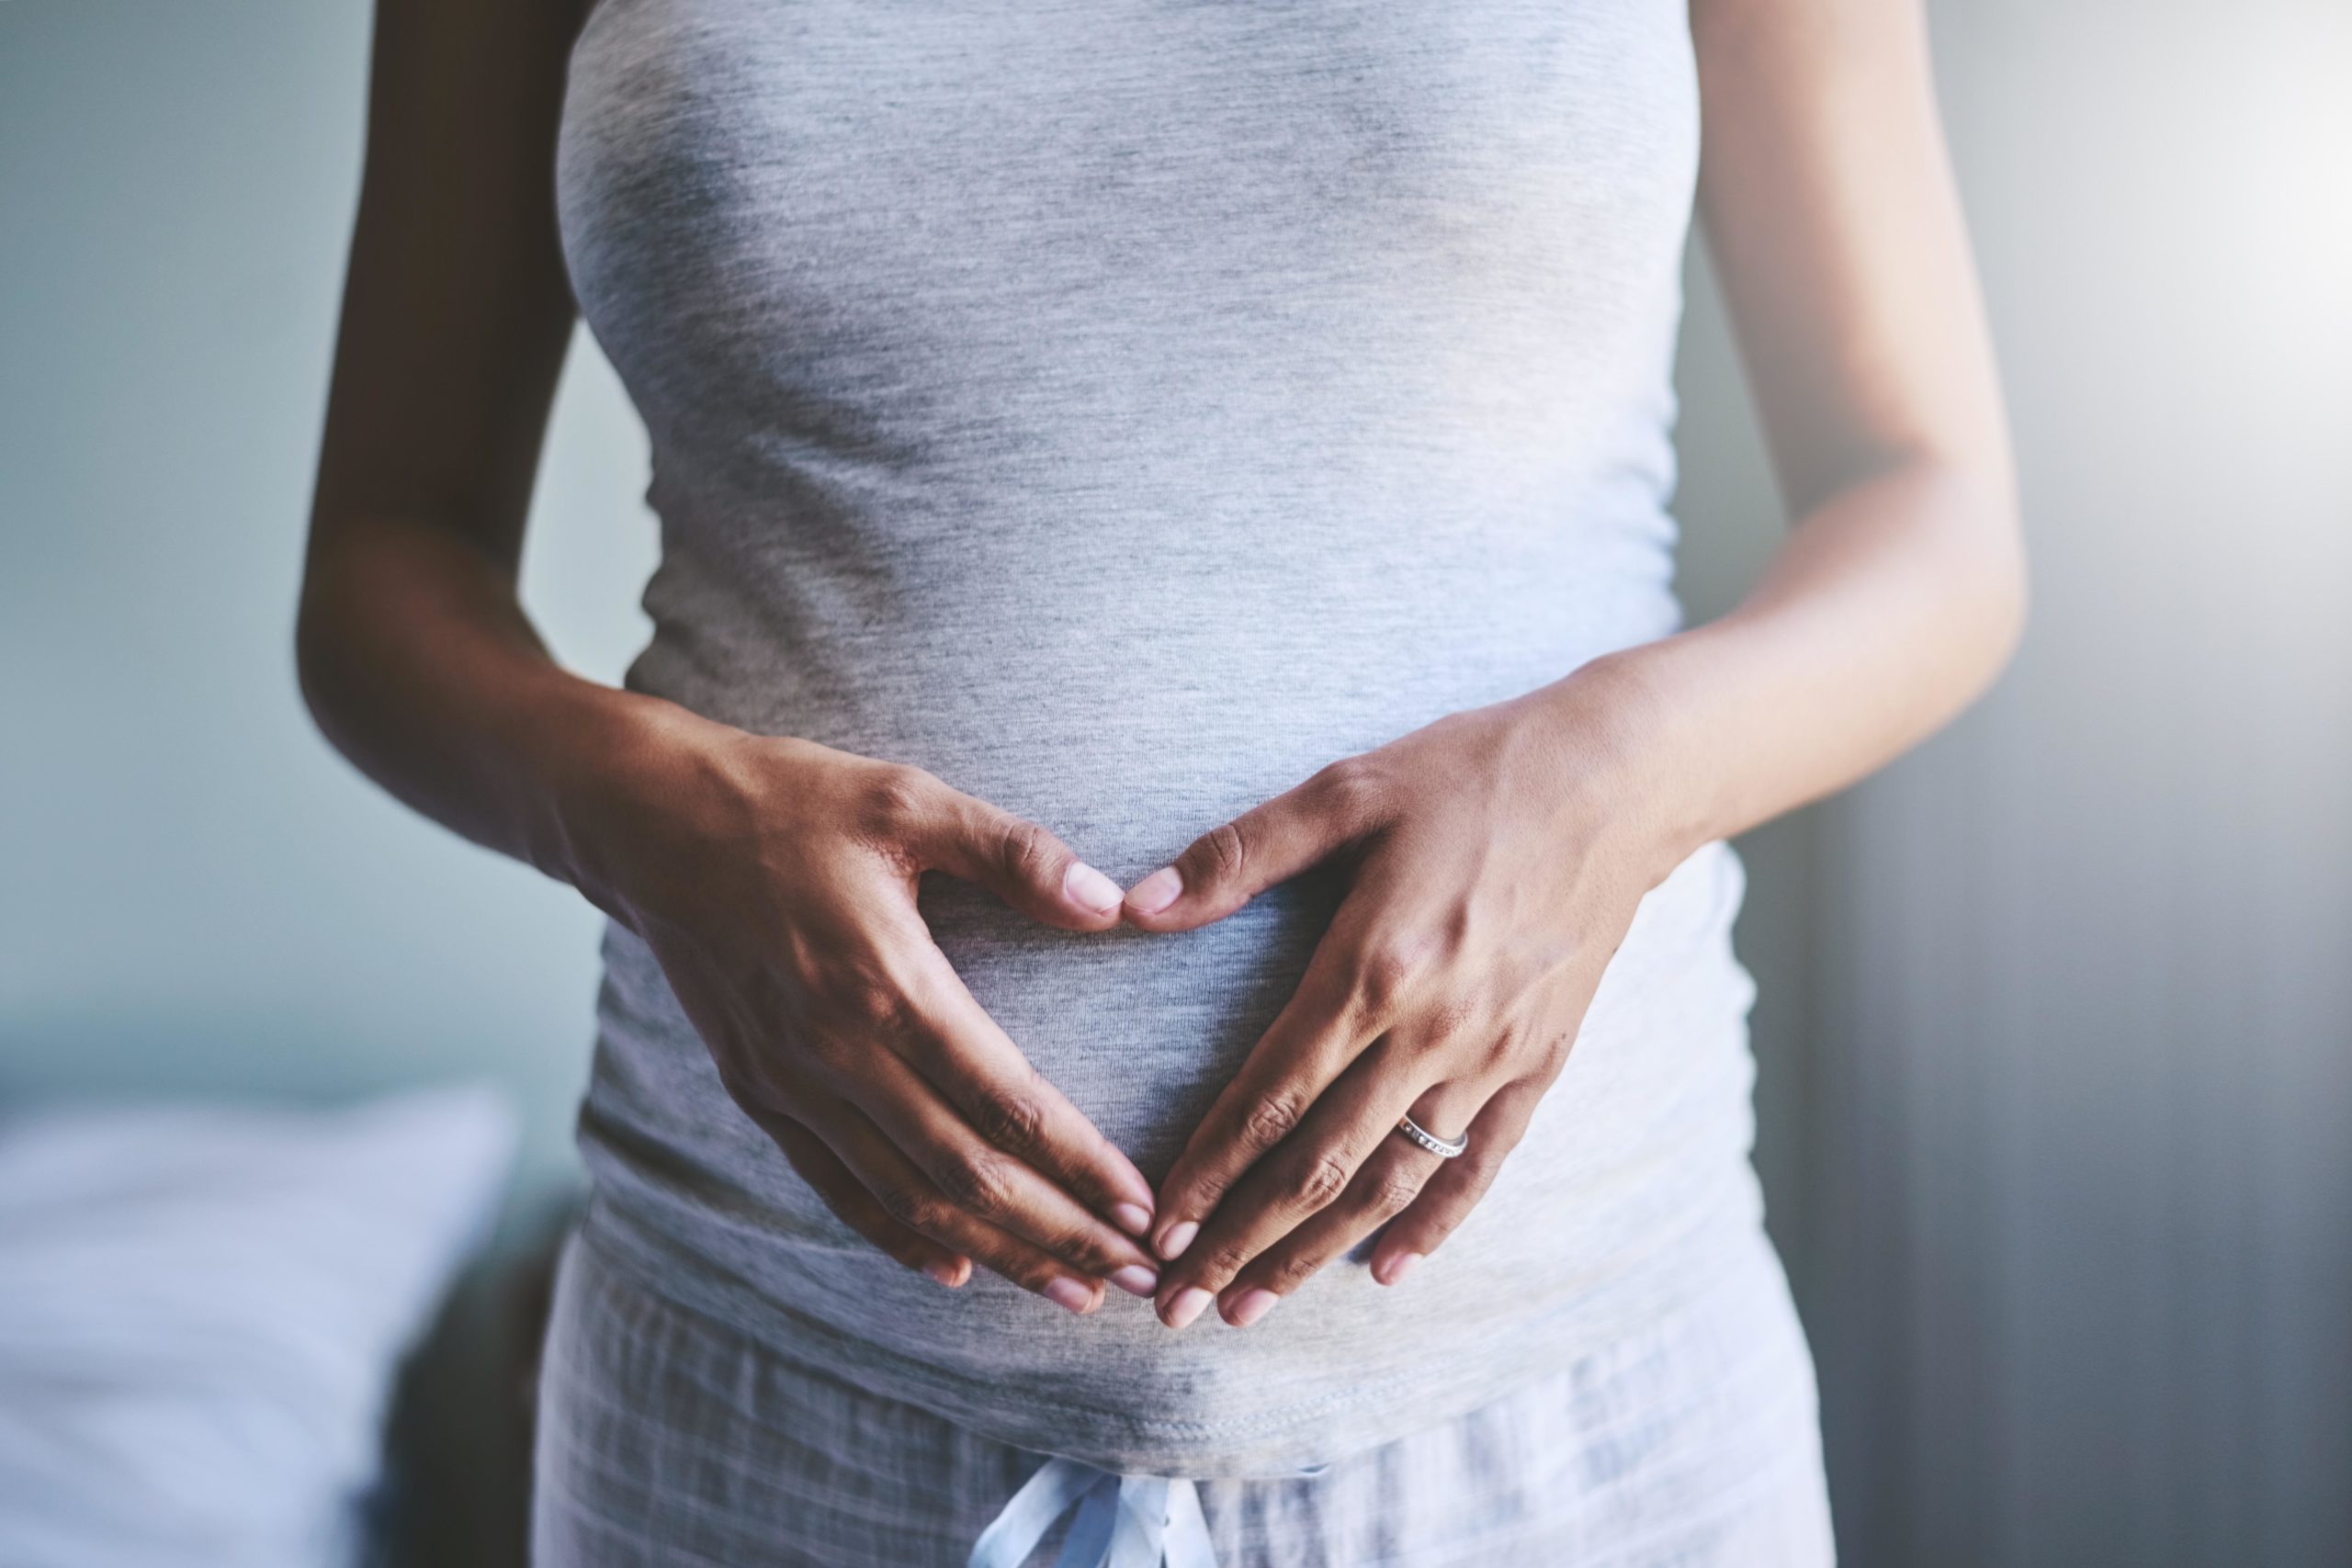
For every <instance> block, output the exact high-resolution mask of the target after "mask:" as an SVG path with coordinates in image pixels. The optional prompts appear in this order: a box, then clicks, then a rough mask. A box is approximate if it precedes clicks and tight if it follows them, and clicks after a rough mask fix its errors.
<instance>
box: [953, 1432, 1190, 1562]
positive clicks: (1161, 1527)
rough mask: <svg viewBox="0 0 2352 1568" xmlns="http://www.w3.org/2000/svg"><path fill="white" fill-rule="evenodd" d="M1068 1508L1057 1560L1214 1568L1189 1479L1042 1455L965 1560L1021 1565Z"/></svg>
mask: <svg viewBox="0 0 2352 1568" xmlns="http://www.w3.org/2000/svg"><path fill="white" fill-rule="evenodd" d="M1073 1508H1074V1509H1076V1510H1077V1511H1078V1517H1077V1518H1076V1519H1075V1520H1074V1521H1072V1523H1071V1525H1070V1529H1069V1535H1068V1536H1067V1537H1065V1538H1064V1539H1063V1541H1062V1550H1061V1555H1059V1556H1058V1557H1057V1558H1055V1559H1054V1568H1163V1564H1164V1568H1216V1551H1215V1550H1214V1549H1213V1548H1212V1547H1211V1545H1210V1543H1209V1527H1208V1521H1207V1520H1206V1519H1204V1518H1203V1517H1201V1495H1200V1493H1199V1492H1198V1491H1197V1490H1195V1489H1194V1487H1193V1483H1191V1482H1189V1481H1182V1480H1170V1479H1168V1478H1166V1477H1163V1476H1157V1475H1114V1474H1113V1473H1112V1472H1109V1471H1107V1470H1097V1469H1095V1468H1094V1466H1092V1465H1091V1464H1080V1462H1079V1461H1076V1460H1073V1459H1061V1458H1055V1459H1049V1460H1047V1461H1046V1464H1045V1468H1044V1469H1042V1470H1040V1471H1038V1472H1037V1473H1036V1474H1035V1475H1033V1476H1031V1477H1030V1478H1029V1480H1028V1483H1027V1484H1025V1485H1023V1487H1022V1488H1021V1490H1020V1491H1018V1492H1016V1493H1014V1494H1013V1495H1012V1501H1011V1502H1009V1503H1007V1504H1005V1506H1004V1510H1003V1512H1001V1513H1000V1514H998V1515H997V1517H996V1518H995V1519H994V1520H993V1521H992V1522H991V1523H990V1524H989V1528H988V1529H985V1530H982V1531H981V1532H980V1539H979V1540H978V1541H976V1542H974V1543H973V1546H972V1556H971V1560H970V1562H969V1564H968V1568H1021V1565H1022V1563H1023V1562H1026V1561H1027V1560H1028V1557H1029V1554H1030V1552H1032V1551H1035V1550H1036V1546H1037V1543H1038V1542H1039V1541H1041V1540H1045V1539H1046V1531H1047V1530H1049V1529H1053V1528H1054V1524H1055V1521H1057V1520H1058V1519H1059V1518H1061V1517H1062V1516H1063V1515H1065V1514H1068V1513H1069V1512H1070V1511H1071V1510H1072V1509H1073Z"/></svg>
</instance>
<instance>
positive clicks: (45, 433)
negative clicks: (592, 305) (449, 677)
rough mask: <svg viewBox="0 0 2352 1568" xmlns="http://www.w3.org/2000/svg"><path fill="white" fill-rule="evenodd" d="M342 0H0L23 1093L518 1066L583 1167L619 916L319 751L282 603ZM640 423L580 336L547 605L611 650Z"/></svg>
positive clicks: (2, 390)
mask: <svg viewBox="0 0 2352 1568" xmlns="http://www.w3.org/2000/svg"><path fill="white" fill-rule="evenodd" d="M367 29H368V7H367V6H365V5H363V4H356V3H352V0H335V3H332V4H322V3H320V0H206V3H204V4H175V5H153V4H146V3H141V0H20V3H16V4H10V5H6V6H0V345H5V346H0V530H5V537H6V547H5V557H0V714H5V716H6V726H7V735H6V740H5V741H0V1097H5V1098H7V1099H11V1100H13V1099H17V1098H19V1097H26V1096H32V1095H40V1094H66V1093H70V1094H108V1095H114V1094H150V1093H153V1094H170V1093H179V1092H182V1091H200V1092H205V1093H219V1094H233V1093H243V1092H259V1093H266V1094H272V1095H288V1094H290V1095H305V1096H316V1095H341V1094H345V1093H349V1092H353V1091H356V1090H360V1089H369V1088H374V1087H378V1086H381V1085H385V1084H390V1083H397V1082H406V1081H413V1080H421V1079H433V1078H440V1077H450V1076H468V1077H487V1078H490V1079H492V1080H495V1081H496V1082H498V1083H500V1084H502V1085H503V1086H504V1087H505V1088H506V1089H508V1090H509V1091H510V1094H511V1096H512V1098H513V1100H514V1101H515V1104H516V1106H517V1107H518V1109H519V1110H520V1111H522V1112H523V1113H524V1116H525V1118H526V1146H525V1157H526V1166H527V1169H528V1172H529V1182H530V1184H531V1185H532V1186H534V1187H545V1186H548V1185H553V1184H560V1182H562V1181H563V1180H565V1179H567V1177H568V1173H569V1170H570V1167H571V1156H570V1153H569V1138H570V1121H571V1101H572V1099H573V1097H574V1096H575V1095H576V1093H577V1091H578V1088H579V1086H580V1084H581V1083H582V1079H583V1077H584V1073H585V1067H586V1059H587V1050H588V1043H589V1025H590V1009H591V1005H592V1002H593V999H594V985H595V974H596V971H595V964H594V950H593V946H594V936H595V929H596V928H595V921H594V918H593V916H592V914H591V912H590V911H589V910H587V908H585V906H584V905H582V903H581V902H580V901H579V900H578V899H576V898H574V897H572V896H571V895H570V894H569V893H568V892H567V891H565V890H563V889H560V888H559V887H556V886H552V885H550V884H547V883H544V882H542V881H540V880H539V879H538V878H537V877H536V876H535V875H533V874H530V873H528V872H526V871H523V870H521V869H519V868H517V867H515V866H514V865H511V864H509V863H504V862H503V861H500V860H498V859H496V858H495V857H492V856H491V855H489V854H487V853H484V852H480V851H477V850H474V849H473V848H471V847H469V846H468V845H466V844H463V843H461V842H459V841H458V840H454V839H452V838H451V837H450V836H448V835H447V834H445V833H443V832H441V831H439V830H438V829H434V828H431V827H429V826H427V825H425V824H424V823H423V822H421V821H419V820H416V819H414V818H411V817H410V816H409V815H408V814H407V813H405V812H402V811H401V810H399V809H397V808H395V807H392V805H391V804H390V801H389V800H388V799H387V798H386V797H384V796H382V795H379V794H378V793H377V792H376V791H375V790H374V789H373V788H372V786H370V785H368V784H367V783H365V782H364V781H363V780H362V779H360V778H359V777H358V775H357V774H356V773H353V772H352V770H351V769H349V768H348V767H346V766H345V764H344V763H343V762H342V761H341V760H340V759H339V758H337V757H335V756H334V754H333V753H332V752H330V751H329V750H327V748H326V747H325V746H324V745H323V744H322V742H321V741H320V739H318V737H317V735H316V734H315V733H314V732H313V730H312V729H311V725H310V721H309V719H308V717H307V716H306V715H305V714H304V712H303V709H302V705H301V703H300V697H299V694H298V693H297V691H296V688H295V682H294V671H293V663H292V657H291V627H292V615H293V606H294V601H295V592H296V584H297V581H298V572H299V567H300V551H301V539H302V530H303V526H304V521H305V513H306V509H307V507H308V504H309V490H310V480H311V465H312V461H313V457H314V455H315V450H316V444H317V437H318V431H319V424H320V418H321V412H322V398H323V392H324V388H325V384H326V374H327V362H328V355H329V352H330V349H331V344H332V340H333V331H334V314H335V310H336V308H337V302H338V296H339V293H340V288H341V276H340V275H341V270H342V257H343V250H344V246H345V242H346V239H347V234H348V227H349V223H350V217H351V212H352V207H353V202H354V199H355V195H356V183H355V182H356V170H357V166H358V157H359V151H360V121H361V115H362V111H363V90H364V84H365V73H366V68H367ZM643 486H644V459H643V436H642V434H641V431H640V429H639V425H638V424H637V422H636V420H635V418H634V416H633V415H632V414H631V413H630V412H629V411H628V406H627V403H626V401H625V400H623V398H622V397H621V395H620V393H619V391H618V389H617V388H616V385H615V383H614V382H613V380H612V378H611V376H610V374H609V372H608V371H606V370H605V367H604V365H603V362H602V361H601V359H599V358H598V356H597V355H595V354H594V352H587V353H582V354H579V355H575V357H574V359H573V362H572V364H571V367H570V374H569V376H568V378H567V379H566V381H565V383H564V387H563V390H562V396H561V406H560V412H559V414H558V416H557V419H556V422H555V430H554V435H553V439H552V441H551V443H550V445H549V448H548V457H547V463H546V474H545V483H544V484H543V486H542V490H541V493H540V496H539V498H538V506H537V513H538V514H537V519H536V521H535V523H534V525H533V529H532V541H533V543H532V548H531V553H530V558H529V561H528V565H527V571H526V592H527V593H528V596H529V599H530V602H531V604H532V606H533V609H534V610H535V612H536V613H537V615H538V616H539V617H540V620H541V622H542V624H543V625H544V626H546V627H547V628H548V633H549V636H550V639H551V640H552V642H553V643H554V645H555V646H556V648H557V649H558V650H559V651H560V653H562V654H563V655H564V656H565V657H566V658H567V659H569V660H571V661H572V662H573V663H574V664H575V665H577V666H579V667H580V668H582V669H583V670H586V671H592V672H594V673H596V674H599V675H603V676H606V677H612V676H616V675H617V674H618V672H619V671H620V670H621V668H622V667H623V665H624V663H625V662H626V660H627V659H628V654H629V653H630V651H631V650H632V649H633V648H634V646H635V645H636V643H637V641H638V640H639V637H641V635H642V633H641V630H640V619H639V615H638V614H637V611H636V609H635V605H634V599H635V594H636V588H637V584H638V583H639V581H641V579H642V577H643V575H644V573H645V572H646V571H647V570H649V569H650V564H651V560H652V552H653V547H654V541H653V533H652V526H651V524H650V521H649V519H648V518H647V516H646V515H645V513H644V510H643V508H642V506H641V505H640V504H639V494H640V492H641V491H642V489H643Z"/></svg>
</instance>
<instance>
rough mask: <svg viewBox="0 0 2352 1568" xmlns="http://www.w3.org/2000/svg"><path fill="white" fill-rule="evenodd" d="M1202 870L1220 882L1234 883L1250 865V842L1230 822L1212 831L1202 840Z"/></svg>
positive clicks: (1203, 836)
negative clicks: (1242, 870) (1242, 869)
mask: <svg viewBox="0 0 2352 1568" xmlns="http://www.w3.org/2000/svg"><path fill="white" fill-rule="evenodd" d="M1201 858H1202V860H1203V862H1204V864H1203V866H1202V868H1201V869H1202V870H1204V871H1205V872H1207V873H1208V874H1209V875H1210V876H1212V877H1214V878H1216V879H1217V880H1218V881H1221V882H1222V881H1232V880H1234V879H1235V878H1238V876H1240V874H1241V868H1242V867H1243V866H1244V865H1246V864H1248V863H1249V860H1250V841H1249V840H1248V839H1247V838H1245V837H1244V836H1243V834H1242V831H1241V829H1239V828H1238V827H1236V826H1234V825H1233V824H1232V823H1230V822H1227V823H1223V824H1220V825H1219V826H1217V827H1215V828H1212V829H1209V830H1208V831H1207V832H1206V833H1205V834H1204V835H1202V838H1201Z"/></svg>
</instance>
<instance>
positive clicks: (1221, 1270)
mask: <svg viewBox="0 0 2352 1568" xmlns="http://www.w3.org/2000/svg"><path fill="white" fill-rule="evenodd" d="M1418 1057H1419V1053H1418V1052H1414V1051H1412V1050H1410V1049H1408V1048H1407V1047H1406V1046H1404V1045H1403V1044H1402V1043H1399V1042H1398V1041H1397V1040H1396V1039H1395V1038H1394V1037H1393V1036H1392V1037H1390V1038H1388V1039H1385V1040H1383V1041H1382V1042H1381V1043H1379V1044H1378V1045H1376V1046H1374V1048H1373V1049H1372V1050H1371V1051H1370V1052H1367V1053H1366V1054H1365V1055H1364V1057H1363V1060H1361V1061H1359V1062H1358V1063H1357V1064H1356V1065H1355V1066H1352V1067H1351V1068H1350V1069H1349V1070H1348V1071H1347V1072H1346V1073H1344V1074H1342V1075H1341V1076H1340V1079H1339V1081H1338V1082H1336V1083H1334V1084H1333V1085H1332V1086H1331V1088H1330V1089H1329V1090H1328V1091H1326V1092H1325V1094H1324V1096H1323V1097H1322V1099H1320V1100H1317V1102H1316V1104H1315V1108H1314V1110H1313V1111H1311V1112H1310V1113H1309V1114H1308V1116H1307V1119H1306V1122H1304V1123H1303V1124H1301V1126H1300V1127H1299V1129H1298V1132H1297V1134H1295V1135H1294V1136H1293V1137H1291V1138H1289V1139H1288V1140H1286V1141H1285V1142H1284V1143H1283V1145H1282V1146H1281V1147H1280V1148H1278V1149H1276V1150H1275V1151H1274V1153H1273V1154H1272V1155H1271V1156H1268V1157H1267V1158H1265V1159H1263V1160H1261V1161H1260V1162H1259V1163H1258V1165H1257V1166H1256V1167H1255V1168H1252V1169H1251V1170H1250V1174H1249V1176H1248V1177H1247V1178H1245V1179H1243V1180H1242V1181H1241V1183H1240V1184H1239V1185H1238V1186H1237V1187H1236V1188H1235V1189H1234V1190H1233V1193H1232V1195H1231V1196H1230V1197H1229V1198H1228V1199H1227V1201H1225V1202H1224V1203H1223V1204H1221V1205H1219V1207H1218V1209H1217V1211H1216V1214H1215V1215H1213V1216H1212V1217H1211V1218H1210V1220H1209V1221H1208V1223H1207V1224H1205V1225H1204V1226H1203V1227H1202V1229H1201V1233H1200V1235H1199V1238H1198V1239H1197V1240H1195V1241H1194V1242H1193V1245H1192V1246H1191V1247H1188V1248H1187V1249H1185V1251H1184V1253H1183V1255H1182V1257H1181V1258H1178V1259H1177V1260H1176V1261H1174V1262H1172V1263H1170V1264H1169V1265H1168V1266H1167V1267H1166V1268H1165V1269H1162V1270H1161V1271H1160V1283H1159V1315H1160V1321H1162V1322H1163V1323H1166V1324H1167V1325H1169V1326H1170V1327H1171V1328H1182V1327H1183V1326H1184V1325H1186V1324H1188V1323H1190V1322H1191V1321H1192V1320H1193V1318H1196V1317H1198V1316H1199V1315H1200V1314H1201V1311H1202V1309H1203V1308H1204V1307H1205V1306H1206V1305H1207V1304H1208V1302H1209V1300H1210V1299H1211V1298H1213V1297H1216V1296H1218V1295H1221V1294H1223V1293H1224V1292H1225V1291H1226V1290H1227V1287H1228V1286H1230V1285H1231V1284H1232V1283H1233V1280H1234V1279H1235V1278H1236V1276H1238V1274H1239V1273H1240V1272H1241V1270H1242V1269H1245V1268H1247V1267H1248V1266H1249V1265H1250V1263H1251V1262H1252V1261H1253V1260H1254V1259H1256V1258H1258V1257H1259V1255H1260V1254H1261V1253H1263V1252H1264V1251H1265V1250H1266V1249H1267V1248H1268V1247H1272V1246H1273V1245H1274V1244H1275V1243H1276V1242H1279V1241H1281V1240H1282V1239H1283V1237H1285V1236H1287V1235H1291V1234H1292V1233H1293V1232H1294V1231H1295V1230H1296V1229H1297V1228H1298V1227H1299V1226H1300V1225H1302V1224H1306V1222H1307V1221H1308V1220H1309V1219H1310V1218H1311V1217H1313V1216H1314V1215H1316V1214H1318V1213H1322V1212H1324V1211H1325V1210H1326V1209H1328V1208H1329V1206H1330V1205H1331V1204H1332V1203H1334V1202H1335V1201H1339V1199H1340V1197H1341V1195H1342V1194H1343V1193H1345V1192H1346V1191H1347V1190H1348V1188H1349V1187H1350V1185H1351V1183H1352V1182H1353V1181H1354V1179H1355V1177H1356V1173H1357V1171H1358V1170H1359V1169H1361V1168H1362V1167H1363V1164H1364V1162H1365V1161H1366V1160H1368V1159H1370V1158H1371V1157H1372V1156H1374V1154H1376V1153H1378V1152H1380V1150H1381V1148H1382V1145H1383V1144H1384V1143H1385V1141H1386V1140H1387V1139H1388V1138H1389V1136H1390V1134H1392V1133H1393V1132H1394V1130H1395V1128H1396V1126H1397V1119H1398V1118H1399V1117H1401V1116H1403V1115H1404V1114H1405V1112H1406V1111H1407V1110H1408V1108H1409V1107H1411V1106H1412V1105H1413V1104H1414V1103H1415V1102H1416V1101H1418V1100H1421V1099H1422V1098H1423V1097H1424V1095H1425V1093H1426V1092H1427V1091H1428V1090H1429V1089H1430V1085H1429V1083H1428V1081H1427V1080H1426V1078H1423V1077H1420V1076H1419V1070H1418V1067H1417V1058H1418Z"/></svg>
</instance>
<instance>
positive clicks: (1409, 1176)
mask: <svg viewBox="0 0 2352 1568" xmlns="http://www.w3.org/2000/svg"><path fill="white" fill-rule="evenodd" d="M1420 1195H1421V1176H1420V1173H1419V1172H1418V1171H1415V1170H1413V1169H1411V1168H1408V1167H1406V1166H1402V1165H1395V1166H1391V1167H1389V1168H1387V1169H1386V1170H1384V1171H1382V1172H1381V1173H1380V1179H1378V1180H1377V1181H1375V1182H1374V1183H1373V1187H1372V1191H1371V1192H1370V1193H1369V1194H1368V1195H1367V1198H1366V1201H1365V1208H1366V1211H1367V1212H1368V1213H1372V1214H1374V1215H1375V1216H1377V1217H1378V1218H1380V1219H1384V1220H1385V1219H1386V1218H1388V1217H1389V1216H1390V1215H1391V1214H1396V1213H1402V1212H1403V1211H1404V1210H1405V1209H1406V1208H1407V1207H1408V1205H1409V1204H1410V1203H1411V1202H1412V1201H1413V1200H1414V1199H1416V1198H1418V1197H1419V1196H1420Z"/></svg>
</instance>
